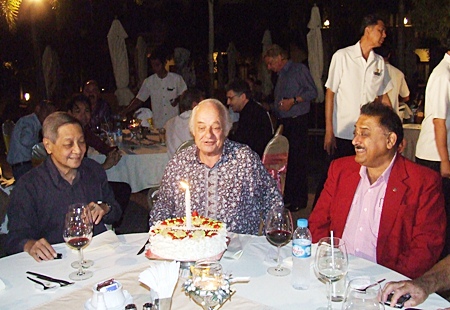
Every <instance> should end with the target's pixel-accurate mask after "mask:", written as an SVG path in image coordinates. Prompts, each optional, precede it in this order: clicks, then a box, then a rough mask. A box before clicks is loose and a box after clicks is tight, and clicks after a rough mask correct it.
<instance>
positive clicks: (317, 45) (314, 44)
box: [306, 5, 324, 102]
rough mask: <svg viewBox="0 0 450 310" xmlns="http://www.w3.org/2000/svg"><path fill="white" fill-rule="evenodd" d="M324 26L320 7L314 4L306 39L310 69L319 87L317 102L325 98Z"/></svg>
mask: <svg viewBox="0 0 450 310" xmlns="http://www.w3.org/2000/svg"><path fill="white" fill-rule="evenodd" d="M321 27H322V21H321V19H320V12H319V8H318V7H317V6H316V5H314V6H313V8H312V9H311V19H310V20H309V23H308V28H309V29H310V30H309V32H308V34H307V36H306V39H307V41H308V64H309V70H310V71H311V75H312V77H313V80H314V84H315V85H316V88H317V98H316V101H317V102H322V101H323V100H324V92H323V83H322V73H323V45H322V33H321V31H320V28H321Z"/></svg>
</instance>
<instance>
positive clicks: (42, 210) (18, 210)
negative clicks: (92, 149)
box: [6, 112, 122, 262]
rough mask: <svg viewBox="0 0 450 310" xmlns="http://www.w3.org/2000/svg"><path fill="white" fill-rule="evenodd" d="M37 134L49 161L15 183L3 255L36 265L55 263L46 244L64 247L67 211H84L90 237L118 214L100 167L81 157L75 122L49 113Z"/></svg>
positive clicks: (64, 115)
mask: <svg viewBox="0 0 450 310" xmlns="http://www.w3.org/2000/svg"><path fill="white" fill-rule="evenodd" d="M43 134H44V141H43V142H44V147H45V149H46V151H47V153H48V154H49V155H50V156H48V157H47V159H46V160H45V161H44V163H43V164H41V165H40V166H38V167H36V168H35V169H33V170H31V171H30V173H28V174H26V175H24V176H23V177H22V178H21V179H20V180H19V181H18V182H17V184H16V186H15V188H14V191H13V192H12V194H11V199H10V202H9V205H8V219H9V222H8V229H9V233H8V238H7V244H6V251H7V253H8V254H14V253H18V252H21V251H25V252H27V253H28V254H30V255H31V256H32V257H33V258H34V259H35V260H36V261H38V262H40V261H42V260H52V259H54V258H55V257H56V252H55V250H54V249H53V247H52V246H51V244H55V243H61V242H64V239H63V236H62V232H63V228H64V218H65V215H66V213H67V207H68V206H69V205H71V204H74V203H84V204H87V205H88V206H89V208H90V209H91V213H92V219H93V221H94V235H97V234H99V233H102V232H104V231H105V230H106V228H105V225H104V224H113V223H114V222H116V221H118V220H119V219H120V216H121V213H122V211H121V208H120V206H119V204H118V203H117V202H116V200H115V199H114V194H113V192H112V190H111V187H110V186H109V184H108V179H107V178H106V173H105V171H104V169H103V168H102V166H101V165H100V164H98V163H97V162H96V161H94V160H92V159H89V158H85V157H84V153H85V152H86V142H85V140H84V135H83V129H82V127H81V124H80V123H79V121H78V120H77V119H75V118H74V117H73V116H71V115H69V114H68V113H65V112H55V113H52V114H50V115H49V116H48V117H47V118H46V119H45V121H44V124H43Z"/></svg>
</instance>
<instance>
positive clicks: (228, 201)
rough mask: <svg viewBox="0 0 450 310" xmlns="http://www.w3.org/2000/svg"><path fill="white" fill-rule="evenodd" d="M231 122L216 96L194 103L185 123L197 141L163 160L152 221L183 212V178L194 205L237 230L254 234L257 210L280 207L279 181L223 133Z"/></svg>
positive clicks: (259, 212) (258, 217) (258, 218)
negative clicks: (163, 165)
mask: <svg viewBox="0 0 450 310" xmlns="http://www.w3.org/2000/svg"><path fill="white" fill-rule="evenodd" d="M230 128H231V121H230V119H229V114H228V111H227V108H226V107H225V106H224V105H223V104H222V103H221V102H220V101H218V100H216V99H206V100H203V101H202V102H200V103H199V104H198V105H197V106H196V107H195V108H194V110H193V111H192V115H191V118H190V121H189V129H190V131H191V133H192V135H193V136H194V140H195V145H191V146H190V147H188V148H186V149H185V150H184V151H183V152H180V153H176V154H175V155H174V156H173V157H172V159H171V160H170V161H169V163H168V164H167V166H166V170H165V172H164V176H163V178H162V181H161V186H160V188H159V194H158V200H157V201H156V204H155V207H154V208H153V209H152V210H151V211H150V220H149V224H150V226H151V225H152V224H153V223H155V222H156V221H159V220H164V219H167V218H172V217H178V216H184V215H185V201H184V197H185V191H184V190H183V189H182V188H181V187H180V181H182V180H185V181H187V182H188V183H189V187H190V192H191V205H192V211H194V210H195V211H197V212H198V214H200V215H203V216H206V217H209V218H213V219H218V220H220V221H222V222H224V223H226V225H227V229H228V230H229V231H232V232H235V233H241V234H257V233H258V230H259V225H260V222H261V216H265V214H266V213H267V212H268V211H269V210H270V209H271V208H282V207H283V198H282V197H281V194H280V192H279V190H278V188H277V184H276V182H275V180H274V179H273V178H272V177H271V176H270V175H269V173H268V172H267V170H266V168H265V167H264V166H263V165H262V163H261V160H260V159H259V157H258V155H257V154H256V153H255V152H253V151H252V150H251V149H250V148H249V147H248V146H247V145H243V144H240V143H237V142H234V141H231V140H228V139H227V135H228V132H229V131H230Z"/></svg>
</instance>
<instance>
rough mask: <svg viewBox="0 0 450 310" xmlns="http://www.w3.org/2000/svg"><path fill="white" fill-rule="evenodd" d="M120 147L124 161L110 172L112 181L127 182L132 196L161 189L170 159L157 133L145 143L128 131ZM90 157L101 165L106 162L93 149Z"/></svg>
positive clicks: (149, 135) (109, 177) (89, 154)
mask: <svg viewBox="0 0 450 310" xmlns="http://www.w3.org/2000/svg"><path fill="white" fill-rule="evenodd" d="M117 146H118V147H119V149H120V151H121V153H122V158H121V159H120V161H119V162H118V163H117V165H115V166H114V167H111V168H110V169H108V170H106V175H107V177H108V181H112V182H126V183H128V184H129V185H130V187H131V192H132V193H137V192H140V191H142V190H144V189H147V188H151V187H157V186H159V184H160V182H161V179H162V176H163V174H164V169H165V168H166V165H167V163H168V162H169V159H170V158H169V155H168V153H167V147H166V146H165V145H162V144H161V143H160V142H159V136H158V134H157V133H156V132H155V131H152V132H150V133H149V134H147V135H145V139H141V140H137V139H135V138H133V136H132V135H131V133H130V131H129V130H124V135H123V138H122V142H120V143H117ZM88 157H89V158H92V159H94V160H95V161H97V162H99V163H103V162H104V161H105V159H106V156H105V155H103V154H100V153H98V152H97V151H96V150H94V149H93V148H89V150H88Z"/></svg>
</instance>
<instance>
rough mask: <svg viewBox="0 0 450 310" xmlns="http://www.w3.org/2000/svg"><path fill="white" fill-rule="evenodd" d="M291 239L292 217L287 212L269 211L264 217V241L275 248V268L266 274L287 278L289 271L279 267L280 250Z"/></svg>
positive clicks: (284, 210) (279, 210) (283, 209)
mask: <svg viewBox="0 0 450 310" xmlns="http://www.w3.org/2000/svg"><path fill="white" fill-rule="evenodd" d="M291 237H292V217H291V213H290V212H289V210H287V209H285V208H282V209H274V210H270V211H269V213H268V214H267V216H266V239H267V240H268V241H269V242H270V243H271V244H273V245H275V246H276V247H277V266H276V267H270V268H269V269H267V272H268V273H269V274H271V275H273V276H287V275H288V274H289V273H290V272H291V270H290V269H288V268H286V267H283V266H281V261H280V248H281V247H282V246H283V245H286V244H287V243H289V241H290V240H291Z"/></svg>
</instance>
